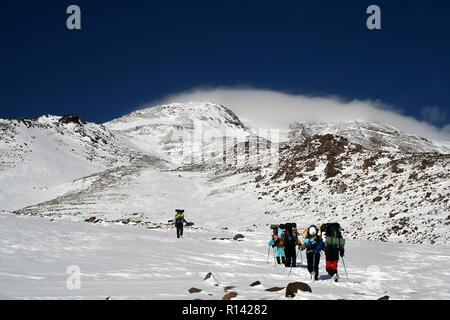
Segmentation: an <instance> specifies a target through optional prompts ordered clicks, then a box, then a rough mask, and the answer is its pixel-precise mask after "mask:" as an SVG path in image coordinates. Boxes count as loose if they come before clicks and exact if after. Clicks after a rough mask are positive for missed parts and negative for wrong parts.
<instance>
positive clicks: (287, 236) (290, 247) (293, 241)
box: [282, 223, 301, 268]
mask: <svg viewBox="0 0 450 320" xmlns="http://www.w3.org/2000/svg"><path fill="white" fill-rule="evenodd" d="M284 226H285V231H284V232H283V235H282V240H283V243H284V251H285V253H286V263H285V265H286V267H294V268H295V267H296V266H297V254H296V250H295V246H297V245H300V244H301V242H300V240H299V239H298V234H297V225H296V224H295V223H286V224H285V225H284Z"/></svg>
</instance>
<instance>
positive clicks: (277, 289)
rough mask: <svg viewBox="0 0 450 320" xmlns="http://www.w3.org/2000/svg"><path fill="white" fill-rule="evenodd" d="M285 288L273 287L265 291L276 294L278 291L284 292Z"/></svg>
mask: <svg viewBox="0 0 450 320" xmlns="http://www.w3.org/2000/svg"><path fill="white" fill-rule="evenodd" d="M284 288H285V287H272V288H268V289H266V290H265V291H269V292H276V291H281V290H283V289H284Z"/></svg>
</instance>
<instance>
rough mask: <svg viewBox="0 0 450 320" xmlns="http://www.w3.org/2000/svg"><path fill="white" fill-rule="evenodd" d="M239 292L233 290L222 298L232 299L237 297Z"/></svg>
mask: <svg viewBox="0 0 450 320" xmlns="http://www.w3.org/2000/svg"><path fill="white" fill-rule="evenodd" d="M237 296H238V293H237V292H235V291H231V292H229V293H227V294H226V295H224V296H223V297H222V300H231V299H232V298H236V297H237Z"/></svg>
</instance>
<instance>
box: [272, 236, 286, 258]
mask: <svg viewBox="0 0 450 320" xmlns="http://www.w3.org/2000/svg"><path fill="white" fill-rule="evenodd" d="M274 244H275V241H274V239H273V238H272V239H271V240H270V241H269V246H273V245H274ZM275 254H276V256H277V257H284V256H285V253H284V249H283V246H282V245H275Z"/></svg>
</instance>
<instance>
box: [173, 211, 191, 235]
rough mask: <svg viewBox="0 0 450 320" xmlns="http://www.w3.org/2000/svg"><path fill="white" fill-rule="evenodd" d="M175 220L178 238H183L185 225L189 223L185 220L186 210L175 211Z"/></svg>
mask: <svg viewBox="0 0 450 320" xmlns="http://www.w3.org/2000/svg"><path fill="white" fill-rule="evenodd" d="M175 212H176V214H175V220H174V224H175V227H176V228H177V238H179V237H183V223H185V222H186V223H188V222H187V221H186V219H185V218H184V210H181V209H175Z"/></svg>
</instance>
